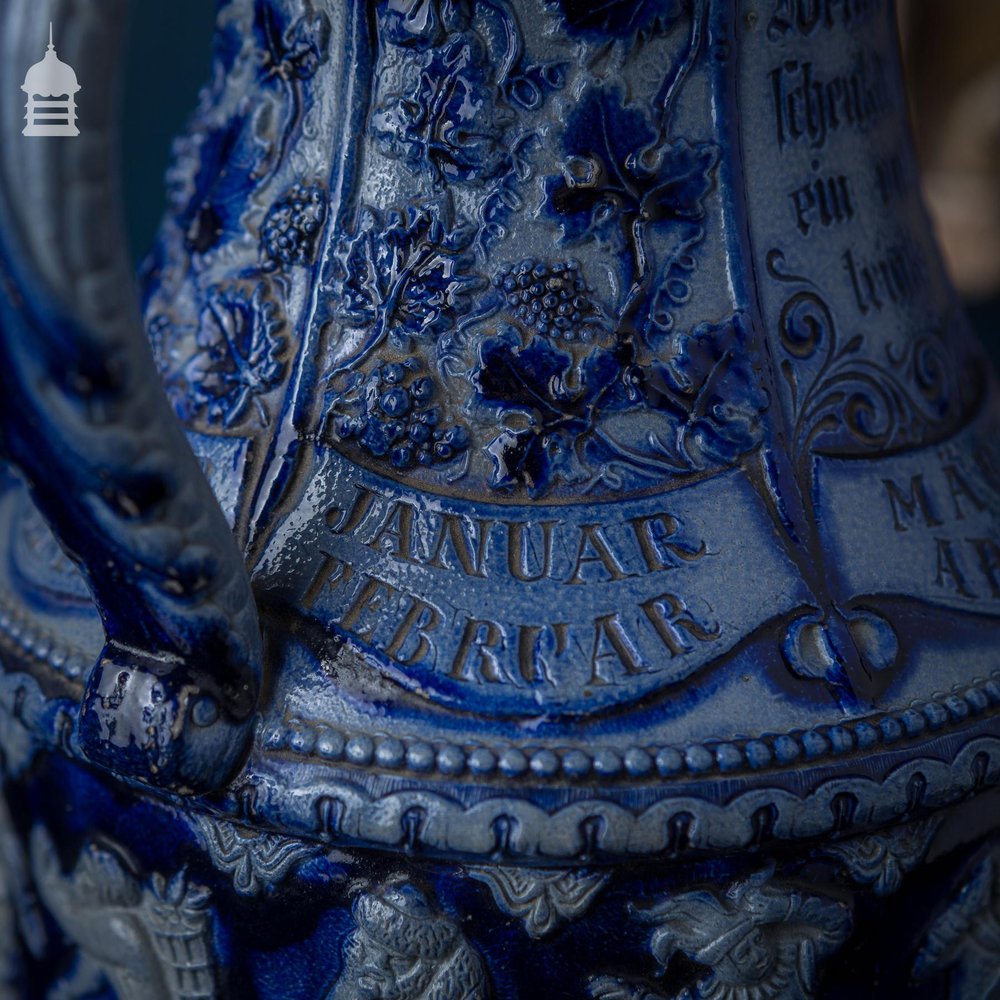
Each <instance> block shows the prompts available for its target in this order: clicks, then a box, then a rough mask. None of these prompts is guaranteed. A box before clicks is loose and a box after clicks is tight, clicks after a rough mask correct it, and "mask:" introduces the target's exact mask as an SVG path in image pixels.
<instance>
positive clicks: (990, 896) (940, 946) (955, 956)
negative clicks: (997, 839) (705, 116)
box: [913, 849, 1000, 1000]
mask: <svg viewBox="0 0 1000 1000" xmlns="http://www.w3.org/2000/svg"><path fill="white" fill-rule="evenodd" d="M941 973H947V975H948V981H949V991H948V994H947V995H948V997H949V998H950V1000H987V998H990V997H995V996H996V995H997V992H998V991H1000V850H996V849H995V850H994V851H993V853H992V854H990V855H988V856H987V857H986V858H984V859H983V860H982V861H981V862H980V863H979V865H978V866H977V867H976V869H975V870H974V871H973V873H972V875H971V876H970V878H969V879H968V881H967V882H965V884H964V885H963V886H962V887H961V889H960V890H959V892H958V895H957V896H956V898H955V899H954V900H952V901H951V903H949V905H948V906H947V907H946V909H945V910H944V912H943V913H942V914H941V915H940V916H939V917H938V918H937V920H935V922H934V923H933V925H932V926H931V928H930V930H929V931H928V932H927V936H926V937H925V938H924V942H923V945H922V947H921V949H920V951H919V953H918V954H917V958H916V961H915V963H914V966H913V974H914V976H915V977H916V978H917V979H918V980H924V979H928V978H930V977H931V976H934V975H938V974H941Z"/></svg>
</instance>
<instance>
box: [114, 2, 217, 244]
mask: <svg viewBox="0 0 1000 1000" xmlns="http://www.w3.org/2000/svg"><path fill="white" fill-rule="evenodd" d="M131 6H132V13H131V20H130V23H129V48H128V63H127V77H126V81H125V91H124V108H123V113H124V116H125V120H124V127H123V129H122V137H123V143H124V150H123V171H124V181H125V200H126V204H127V206H128V230H129V232H128V235H129V246H130V247H131V250H132V256H133V258H134V259H135V261H136V263H138V262H139V261H141V260H142V258H143V257H145V256H146V254H147V253H148V252H149V249H150V247H151V246H152V243H153V238H154V236H155V233H156V229H157V226H158V225H159V223H160V219H161V217H162V216H163V212H164V199H163V191H164V183H163V177H164V174H165V173H166V170H167V164H168V163H169V162H170V145H171V142H172V141H173V137H174V136H175V135H177V134H178V133H179V132H180V131H181V129H182V128H183V127H184V123H185V122H186V121H187V118H188V116H189V115H190V114H191V112H192V111H194V108H195V106H196V104H197V100H198V91H199V90H200V88H201V87H202V85H203V84H204V83H205V82H206V81H207V80H208V76H209V63H210V58H209V57H210V48H211V41H212V31H213V28H214V25H215V0H169V2H167V3H163V2H160V0H135V2H133V3H132V5H131Z"/></svg>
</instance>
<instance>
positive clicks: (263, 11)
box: [257, 4, 332, 80]
mask: <svg viewBox="0 0 1000 1000" xmlns="http://www.w3.org/2000/svg"><path fill="white" fill-rule="evenodd" d="M257 18H258V25H259V29H260V31H261V33H262V35H263V37H264V42H265V68H266V71H267V74H268V75H269V76H277V77H280V78H281V79H282V80H292V79H298V80H308V79H309V78H310V77H313V76H315V74H316V71H317V70H318V69H319V67H320V65H321V64H322V63H324V62H325V61H326V58H327V55H328V52H329V47H330V35H331V32H332V28H331V25H330V19H329V17H327V15H326V14H324V13H322V12H321V13H318V14H312V13H306V14H303V15H302V16H301V17H299V18H297V19H296V20H295V21H293V22H292V23H291V24H289V25H288V26H287V27H286V28H285V29H284V30H282V27H281V24H280V21H279V18H278V15H277V12H276V11H275V9H274V8H273V7H272V6H271V5H269V4H261V5H260V6H258V7H257Z"/></svg>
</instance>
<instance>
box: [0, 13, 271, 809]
mask: <svg viewBox="0 0 1000 1000" xmlns="http://www.w3.org/2000/svg"><path fill="white" fill-rule="evenodd" d="M126 6H127V4H126V3H125V0H48V2H42V3H39V0H6V2H5V3H4V4H3V6H2V8H0V10H2V12H0V57H2V67H0V93H2V94H3V95H4V96H3V100H2V101H0V123H2V133H0V135H2V139H0V286H2V288H0V291H2V295H0V448H2V452H3V456H4V457H5V458H6V459H7V460H8V461H9V462H10V463H12V464H13V465H14V466H16V468H17V469H18V470H19V471H20V473H21V475H22V476H23V478H24V479H25V480H26V481H27V484H28V486H29V488H30V491H31V495H32V498H33V500H34V503H35V504H36V506H37V507H38V509H39V511H41V513H42V515H43V516H44V517H45V519H46V521H47V522H48V524H49V526H50V527H51V529H52V531H53V533H54V534H55V536H56V538H57V539H58V541H59V542H60V544H61V545H62V547H63V548H64V549H65V550H66V552H67V553H68V554H69V555H70V556H71V557H72V559H73V560H74V561H75V562H76V563H77V564H78V565H79V566H80V568H81V570H82V572H83V575H84V577H85V579H86V581H87V584H88V586H89V588H90V592H91V594H92V596H93V598H94V601H95V603H96V605H97V608H98V610H99V612H100V615H101V619H102V621H103V625H104V630H105V640H106V641H105V645H104V648H103V650H102V652H101V654H100V656H99V658H98V660H97V662H96V664H95V665H94V666H93V668H92V669H91V671H90V674H89V677H88V679H87V682H86V685H85V689H84V694H83V698H82V701H81V704H80V708H79V713H78V718H77V723H76V728H75V731H74V741H75V742H76V745H77V748H78V750H79V751H80V752H81V753H82V754H83V756H84V757H86V758H87V759H88V760H90V761H91V762H93V763H94V764H96V765H99V766H101V767H103V768H106V769H107V770H108V771H110V772H112V773H113V774H114V775H116V776H117V777H119V778H122V779H124V780H127V781H138V782H141V783H144V784H148V785H153V786H156V787H160V788H163V789H167V790H170V791H173V792H178V793H194V792H198V793H200V792H206V791H210V790H212V789H216V788H219V787H220V786H221V785H223V784H224V783H225V782H226V781H227V780H228V779H229V778H230V777H231V776H232V775H233V773H234V772H235V771H236V769H237V768H238V767H239V765H240V764H241V762H242V761H243V759H244V757H245V755H246V751H247V746H248V743H249V739H250V735H251V730H252V727H253V725H254V722H255V718H256V712H255V709H256V703H257V698H258V694H259V689H260V683H261V660H262V643H261V635H260V627H259V623H258V617H257V610H256V607H255V604H254V599H253V594H252V591H251V588H250V580H249V576H248V573H247V570H246V566H245V564H244V561H243V557H242V555H241V553H240V551H239V548H238V546H237V545H236V542H235V540H234V538H233V535H232V532H231V531H230V528H229V525H228V524H227V522H226V520H225V517H224V515H223V513H222V511H221V509H220V508H219V505H218V503H217V501H216V498H215V496H214V494H213V493H212V490H211V487H210V486H209V484H208V482H207V480H206V479H205V476H204V475H203V473H202V470H201V468H200V466H199V464H198V461H197V459H196V458H195V456H194V454H193V452H192V451H191V448H190V446H189V444H188V441H187V439H186V437H185V435H184V432H183V430H182V429H181V426H180V424H179V423H178V421H177V420H176V418H175V416H174V414H173V411H172V409H171V407H170V404H169V402H168V400H167V398H166V395H165V393H164V390H163V387H162V384H161V382H160V379H159V376H158V374H157V371H156V367H155V364H154V361H153V358H152V353H151V350H150V346H149V343H148V340H147V337H146V335H145V333H144V331H143V326H142V323H141V320H140V316H139V307H138V298H137V295H136V292H135V286H134V278H133V274H132V271H131V266H130V263H129V257H128V253H127V249H126V240H125V236H124V227H123V225H122V214H121V207H120V205H119V199H118V184H117V177H118V163H117V140H118V135H117V123H116V121H115V114H114V109H115V107H116V98H117V90H118V84H117V78H118V63H119V62H120V61H121V49H122V41H123V37H122V36H123V34H124V22H125V14H126ZM50 20H51V21H53V22H54V24H55V29H56V36H55V37H56V41H57V42H61V45H60V46H59V48H60V49H61V50H62V51H61V52H60V53H59V58H61V59H62V60H63V61H70V59H71V60H72V65H73V68H74V69H75V70H76V72H77V77H78V80H79V81H80V83H81V85H82V89H81V91H80V97H81V98H82V99H83V100H85V102H86V103H85V110H82V109H81V111H80V133H81V134H80V135H79V136H75V137H48V136H47V137H34V136H32V137H28V136H23V135H22V134H21V131H22V128H23V123H24V117H23V111H24V104H23V103H21V104H18V103H17V102H16V100H15V99H14V95H17V94H18V93H19V92H20V89H21V84H22V79H23V74H24V73H25V71H26V70H27V69H28V67H29V66H31V65H32V64H33V63H35V62H38V61H39V59H40V58H41V56H42V55H43V54H44V46H45V43H46V42H47V40H48V31H49V21H50ZM57 51H58V49H57ZM68 53H71V55H69V54H68ZM25 96H27V95H25Z"/></svg>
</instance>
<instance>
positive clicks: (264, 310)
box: [175, 284, 285, 427]
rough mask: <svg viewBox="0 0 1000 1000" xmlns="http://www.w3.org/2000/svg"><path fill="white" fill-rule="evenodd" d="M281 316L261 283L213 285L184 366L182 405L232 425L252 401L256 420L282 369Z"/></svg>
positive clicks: (264, 415) (263, 420)
mask: <svg viewBox="0 0 1000 1000" xmlns="http://www.w3.org/2000/svg"><path fill="white" fill-rule="evenodd" d="M282 325H283V320H282V318H281V317H280V315H279V314H278V310H277V307H276V305H275V304H274V302H272V301H271V299H270V298H269V297H268V295H267V290H266V288H265V286H264V285H263V284H260V285H257V286H256V288H254V290H253V292H252V293H249V294H248V293H247V291H246V290H245V289H244V288H241V287H238V286H222V287H217V288H215V289H213V290H212V292H210V294H209V298H208V302H207V304H206V305H205V307H204V309H203V310H202V313H201V321H200V323H199V326H198V332H197V335H196V337H195V344H196V347H197V350H196V351H195V353H194V355H193V356H192V357H191V358H190V360H189V361H188V362H187V364H186V365H185V366H184V369H183V374H184V378H185V379H186V381H187V385H188V397H189V401H188V402H185V401H184V395H183V394H181V395H180V396H179V397H178V396H176V395H175V399H177V398H180V399H181V404H180V405H181V406H182V407H184V408H185V409H187V408H190V410H191V411H192V412H190V413H182V414H181V416H182V418H184V417H194V416H204V417H206V418H207V419H208V420H210V421H212V422H213V423H221V424H222V426H223V427H234V426H236V425H237V424H239V423H240V422H241V421H242V420H243V418H244V417H245V416H246V414H247V411H248V409H249V407H250V405H251V404H253V406H254V407H255V408H256V410H257V414H258V416H259V418H260V422H261V424H267V422H268V417H267V411H266V410H265V408H264V405H263V402H262V400H261V396H262V395H263V394H264V393H266V392H268V391H269V390H271V389H273V388H274V387H275V386H277V385H278V384H279V383H280V381H281V379H282V376H283V375H284V372H285V362H284V358H283V356H282V355H283V352H284V347H285V340H284V337H282V336H279V333H278V331H279V330H280V329H281V327H282Z"/></svg>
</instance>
